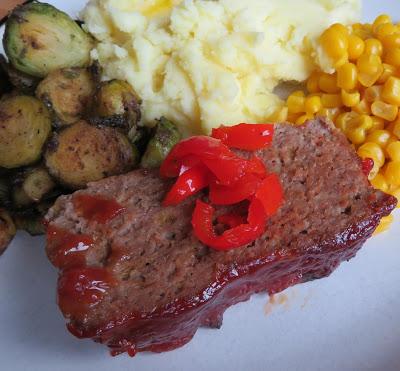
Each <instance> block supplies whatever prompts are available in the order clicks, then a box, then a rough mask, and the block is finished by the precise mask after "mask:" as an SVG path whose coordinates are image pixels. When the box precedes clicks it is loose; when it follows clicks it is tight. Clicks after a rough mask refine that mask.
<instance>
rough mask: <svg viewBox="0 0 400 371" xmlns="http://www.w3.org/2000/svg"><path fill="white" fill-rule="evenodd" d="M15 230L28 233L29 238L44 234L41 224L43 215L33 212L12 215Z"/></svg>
mask: <svg viewBox="0 0 400 371" xmlns="http://www.w3.org/2000/svg"><path fill="white" fill-rule="evenodd" d="M13 219H14V223H15V226H16V228H17V229H19V230H22V231H25V232H28V233H29V234H30V235H31V236H40V235H42V234H44V233H45V232H46V228H45V226H44V224H43V215H41V214H40V213H38V212H34V211H27V212H24V213H17V214H14V215H13Z"/></svg>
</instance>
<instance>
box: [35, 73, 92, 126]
mask: <svg viewBox="0 0 400 371" xmlns="http://www.w3.org/2000/svg"><path fill="white" fill-rule="evenodd" d="M94 93H95V82H94V79H93V76H92V74H91V73H90V71H89V70H88V69H86V68H77V67H74V68H63V69H60V70H56V71H53V72H51V73H50V74H49V75H48V76H47V77H46V78H45V79H44V80H42V82H41V83H40V84H39V86H38V88H37V89H36V96H37V97H38V98H39V99H40V100H41V101H42V102H44V103H45V105H46V106H47V107H48V108H49V109H50V110H52V111H53V112H54V113H55V121H56V124H58V126H62V125H69V124H73V123H75V122H77V121H79V119H81V118H82V116H83V114H84V113H85V111H86V110H87V109H88V106H89V103H90V100H91V99H92V97H93V95H94ZM58 119H59V120H58Z"/></svg>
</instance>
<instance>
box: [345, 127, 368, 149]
mask: <svg viewBox="0 0 400 371" xmlns="http://www.w3.org/2000/svg"><path fill="white" fill-rule="evenodd" d="M346 135H347V138H348V139H349V140H350V141H351V142H352V143H353V144H354V145H360V144H362V143H364V142H365V139H366V133H365V129H362V128H354V129H349V130H348V131H347V133H346Z"/></svg>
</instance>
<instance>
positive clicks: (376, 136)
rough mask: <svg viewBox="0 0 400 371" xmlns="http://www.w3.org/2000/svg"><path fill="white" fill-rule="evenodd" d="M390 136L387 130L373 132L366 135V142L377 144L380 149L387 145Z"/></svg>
mask: <svg viewBox="0 0 400 371" xmlns="http://www.w3.org/2000/svg"><path fill="white" fill-rule="evenodd" d="M391 136H392V135H391V134H390V132H389V131H387V130H375V131H373V132H372V133H370V134H368V137H367V141H368V142H374V143H376V144H378V145H379V146H380V147H381V148H385V147H386V145H387V144H388V142H389V140H390V138H391Z"/></svg>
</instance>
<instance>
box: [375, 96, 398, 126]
mask: <svg viewBox="0 0 400 371" xmlns="http://www.w3.org/2000/svg"><path fill="white" fill-rule="evenodd" d="M371 111H372V113H373V114H374V115H375V116H377V117H381V118H383V119H384V120H387V121H393V120H394V119H395V118H396V117H397V114H398V112H399V108H398V107H397V106H395V105H392V104H387V103H385V102H382V101H379V100H378V101H375V102H374V103H372V105H371Z"/></svg>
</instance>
